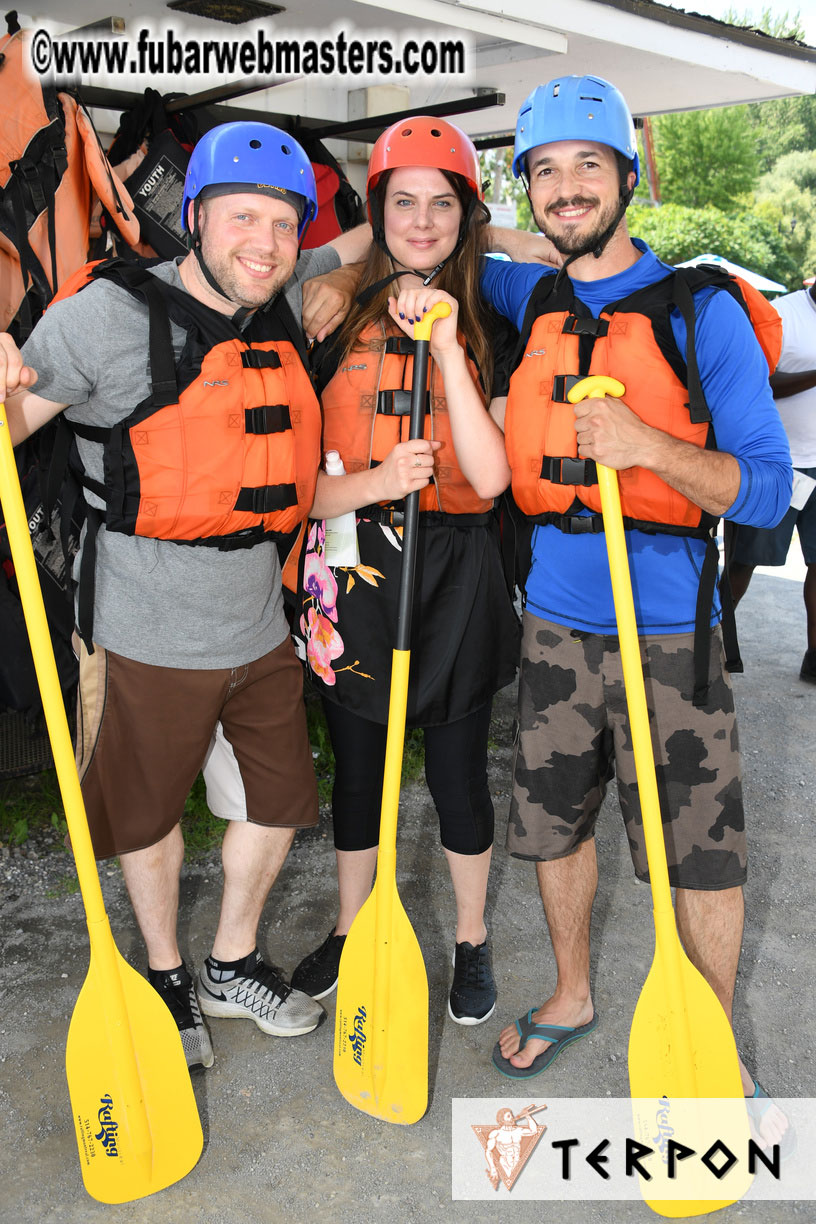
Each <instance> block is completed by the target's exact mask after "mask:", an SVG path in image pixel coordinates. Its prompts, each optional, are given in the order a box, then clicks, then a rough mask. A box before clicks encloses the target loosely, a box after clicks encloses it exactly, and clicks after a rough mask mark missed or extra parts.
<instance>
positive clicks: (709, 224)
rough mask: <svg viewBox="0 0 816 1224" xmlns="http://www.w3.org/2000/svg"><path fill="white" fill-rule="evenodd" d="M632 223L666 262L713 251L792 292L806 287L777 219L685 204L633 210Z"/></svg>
mask: <svg viewBox="0 0 816 1224" xmlns="http://www.w3.org/2000/svg"><path fill="white" fill-rule="evenodd" d="M628 219H629V231H630V233H632V234H635V235H636V236H637V237H639V238H643V239H644V241H646V242H648V243H649V246H650V247H652V249H653V250H654V251H655V253H656V254H657V255H658V256H659V257H660V258H661V259H665V261H666V263H671V264H678V263H684V262H685V261H686V260H687V259H693V258H694V257H695V256H696V255H705V254H707V253H709V252H710V253H711V254H713V255H721V256H722V257H723V258H724V259H730V260H732V261H733V262H734V263H738V264H741V265H742V267H744V268H750V269H751V270H752V271H753V272H759V273H760V274H761V275H763V276H768V277H770V278H771V280H775V281H779V282H780V283H781V284H783V285H785V286H786V287H787V288H789V289H797V288H800V287H801V281H802V277H801V272H800V269H799V267H798V266H797V264H796V262H795V260H794V259H792V258H791V255H790V253H789V252H788V250H787V248H786V245H785V241H784V239H783V236H782V234H781V233H780V232H779V230H778V228H777V226H776V224H775V222H774V220H773V219H767V218H765V217H761V216H758V215H756V214H755V213H753V212H746V211H743V212H739V213H725V212H723V211H722V210H721V209H719V208H712V207H708V208H686V207H684V206H683V205H680V204H664V205H663V207H662V208H645V207H634V208H631V209H630V210H629V216H628Z"/></svg>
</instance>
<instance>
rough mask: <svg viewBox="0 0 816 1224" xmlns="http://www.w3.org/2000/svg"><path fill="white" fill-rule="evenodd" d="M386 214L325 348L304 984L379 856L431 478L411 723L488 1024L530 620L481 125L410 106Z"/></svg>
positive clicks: (310, 981) (298, 624) (468, 1003)
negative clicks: (325, 908) (344, 536)
mask: <svg viewBox="0 0 816 1224" xmlns="http://www.w3.org/2000/svg"><path fill="white" fill-rule="evenodd" d="M367 194H368V209H369V217H370V220H371V223H372V229H373V233H374V244H375V245H374V246H372V248H371V251H370V254H369V257H368V261H367V264H366V267H365V271H364V273H363V278H362V281H361V285H360V296H359V298H358V300H357V302H356V303H355V305H354V307H353V308H352V311H351V313H350V314H349V317H348V319H347V320H346V323H345V325H344V326H343V328H342V330H341V331H340V332H339V334H338V337H337V339H336V340H334V341H333V342H332V343H330V344H328V345H326V346H324V347H323V351H322V352H321V353H320V354H319V355H318V360H317V366H318V381H319V385H320V387H321V393H322V401H323V413H324V436H323V447H324V452H325V453H326V454H329V453H330V452H332V451H337V452H339V455H340V459H341V460H342V463H343V466H344V469H345V474H344V475H327V474H325V473H321V475H320V476H319V478H318V487H317V493H316V497H315V502H314V505H313V508H312V518H313V519H314V520H315V521H313V522H312V523H311V525H310V530H309V535H308V541H307V547H306V550H305V553H304V557H303V562H302V565H303V568H302V573H301V579H300V582H299V590H298V604H297V611H296V619H295V637H296V640H297V638H298V636H300V637H301V638H302V640H303V646H304V651H305V657H306V660H307V662H308V665H309V667H310V671H311V675H312V678H313V681H314V683H315V685H316V687H318V688H319V690H320V692H321V696H322V697H323V704H324V708H325V711H326V718H327V722H328V726H329V732H330V735H331V740H332V746H333V748H334V754H335V761H336V772H335V783H334V791H333V816H334V838H335V849H336V853H337V865H338V881H339V892H340V910H339V915H338V920H337V924H336V926H335V928H334V930H333V931H332V932H331V934H330V935H329V936H328V938H327V939H326V940H325V941H324V943H323V944H322V945H321V946H320V947H319V948H318V949H317V950H316V951H315V952H313V953H311V954H310V955H309V956H307V957H306V958H305V959H304V960H303V961H302V962H301V963H300V965H298V967H297V969H296V970H295V972H294V975H293V978H292V984H293V986H295V987H296V988H297V989H298V990H303V991H306V992H307V993H310V994H312V995H313V996H314V997H315V998H322V997H324V996H325V995H327V994H329V993H330V992H331V990H333V989H334V987H335V984H336V981H337V970H338V964H339V960H340V953H341V951H342V947H343V942H344V939H345V935H346V933H347V931H348V929H349V926H350V925H351V922H352V920H353V919H354V917H355V915H356V913H357V911H358V910H359V908H360V906H361V905H362V903H363V901H364V900H365V898H366V897H367V895H368V893H369V891H370V889H371V883H372V878H373V874H374V869H375V865H376V858H377V840H378V832H379V816H380V800H381V793H382V778H383V764H384V756H385V742H386V730H387V721H388V697H389V681H390V669H391V651H392V647H393V641H394V631H395V626H396V599H397V591H398V586H399V571H400V563H401V543H402V530H401V525H402V513H403V505H404V500H403V499H404V498H405V497H406V495H407V494H409V493H412V492H415V491H418V492H419V495H420V502H419V505H420V516H419V519H420V532H419V547H418V556H417V570H416V573H417V581H416V595H415V603H414V615H413V625H414V629H413V635H412V642H411V679H410V686H409V699H408V723H409V725H411V726H415V727H422V728H423V729H424V738H425V775H426V779H427V782H428V786H429V789H430V792H431V795H432V797H433V800H434V803H435V805H436V808H437V812H438V814H439V823H440V834H441V840H442V846H443V849H444V851H445V854H446V856H447V859H448V863H449V867H450V872H451V878H452V881H453V888H454V893H455V897H456V912H457V929H456V948H455V955H454V979H453V986H452V989H451V992H450V999H449V1005H448V1010H449V1014H450V1016H451V1017H452V1019H454V1020H455V1021H457V1022H458V1023H460V1024H480V1023H481V1022H482V1021H484V1020H486V1019H487V1018H488V1016H489V1015H491V1014H492V1012H493V1009H494V1007H495V999H496V990H495V984H494V981H493V975H492V971H491V965H490V956H489V951H488V945H487V932H486V928H485V923H484V905H485V897H486V891H487V877H488V871H489V867H490V855H491V848H492V843H493V806H492V802H491V798H490V794H489V791H488V785H487V736H488V728H489V722H490V710H491V702H492V697H493V694H494V693H495V692H496V691H497V690H498V689H499V688H501V687H503V686H504V685H506V684H508V683H509V682H510V681H511V680H512V678H513V675H514V673H515V667H516V659H517V654H518V636H517V635H518V625H517V619H516V616H515V613H514V611H513V607H512V601H511V598H510V595H509V593H508V588H507V584H506V582H505V579H504V574H503V570H502V565H501V558H500V552H499V546H498V538H497V524H496V519H495V516H494V513H493V503H494V498H495V497H497V496H498V495H499V494H500V493H501V492H502V491H503V490H504V489H505V488H506V486H507V484H508V480H509V474H510V473H509V468H508V466H507V460H506V458H505V453H504V440H503V435H502V433H501V431H500V430H499V428H498V426H497V425H496V424H495V422H494V421H493V419H492V418H491V416H490V414H489V410H488V409H489V403H490V398H491V387H492V384H493V374H494V368H495V365H496V364H497V362H496V359H495V354H496V351H497V348H496V344H497V337H498V335H499V332H500V324H499V323H498V320H497V319H496V318H495V317H494V316H491V315H490V314H489V312H488V310H487V308H486V306H485V304H484V302H483V301H482V299H481V298H480V296H479V292H478V275H479V261H480V258H481V256H482V255H483V254H484V253H485V251H486V243H487V226H488V220H489V214H488V211H487V209H486V207H485V205H484V204H483V202H482V190H481V181H480V170H479V160H478V155H477V153H476V150H475V148H474V147H473V144H472V143H471V141H470V140H469V138H468V137H467V136H466V135H465V134H464V133H463V132H461V131H460V130H459V129H458V128H456V127H454V126H453V124H450V123H447V122H445V121H444V120H442V119H435V118H429V117H427V116H418V117H415V118H411V119H405V120H401V121H400V122H399V123H396V124H394V125H393V126H392V127H391V128H389V129H388V130H387V131H386V132H384V133H383V135H382V136H381V137H380V139H379V140H378V141H377V143H376V145H375V146H374V150H373V152H372V156H371V161H370V163H369V169H368V185H367ZM439 301H446V302H447V303H448V304H449V305H450V307H451V314H450V316H449V317H448V318H446V319H440V320H439V321H437V323H436V324H435V325H434V329H433V334H432V337H431V346H430V353H431V361H430V373H429V389H428V406H427V410H426V418H425V431H424V437H422V438H420V439H418V440H414V441H410V440H409V415H408V409H409V403H410V388H411V379H412V351H413V341H412V339H411V337H412V335H413V321H414V319H415V318H417V317H419V316H420V315H421V314H422V313H423V312H424V311H425V310H427V309H429V308H430V307H431V306H432V305H434V304H435V303H436V302H439ZM350 511H351V512H356V520H357V537H358V547H359V562H358V564H356V565H355V564H354V558H353V557H352V558H350V560H349V561H347V563H346V564H336V563H333V558H332V554H331V550H330V549H327V538H326V527H325V520H331V519H333V518H335V517H337V516H339V515H342V514H346V513H348V512H350Z"/></svg>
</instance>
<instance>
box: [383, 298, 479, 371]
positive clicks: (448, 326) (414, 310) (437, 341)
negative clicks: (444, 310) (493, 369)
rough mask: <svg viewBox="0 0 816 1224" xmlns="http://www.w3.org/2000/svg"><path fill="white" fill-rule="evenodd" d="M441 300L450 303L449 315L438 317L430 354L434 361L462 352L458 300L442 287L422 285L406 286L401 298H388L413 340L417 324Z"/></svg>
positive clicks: (392, 312)
mask: <svg viewBox="0 0 816 1224" xmlns="http://www.w3.org/2000/svg"><path fill="white" fill-rule="evenodd" d="M438 302H447V304H448V305H449V306H450V311H451V312H450V314H449V315H448V316H447V317H446V318H444V319H437V320H436V322H435V323H434V325H433V328H432V330H431V356H432V357H433V359H434V361H438V362H442V361H443V360H444V358H445V357H446V356H448V355H450V354H453V355H456V354H457V350H458V352H459V353H462V347H461V345H460V344H459V341H458V339H457V337H456V327H457V320H458V317H459V303H458V302H457V300H456V298H452V297H451V296H450V294H449V293H443V292H442V290H441V289H430V288H426V289H423V288H419V289H403V291H402V293H400V295H399V297H398V298H396V299H395V298H392V297H390V298H389V299H388V311H389V314H390V315H391V318H392V319H393V320H394V322H395V323H397V324H398V325H399V326H400V327H401V328H402V330H403V331H404V332H405V334H406V335H407V336H410V337H411V338H412V339H413V336H414V323H415V322H416V321H417V320H418V319H421V318H422V317H423V315H425V314H427V313H428V311H429V310H430V309H431V307H432V306H436V304H437V303H438Z"/></svg>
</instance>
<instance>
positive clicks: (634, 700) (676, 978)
mask: <svg viewBox="0 0 816 1224" xmlns="http://www.w3.org/2000/svg"><path fill="white" fill-rule="evenodd" d="M623 394H624V387H623V384H622V383H620V382H618V381H617V379H614V378H607V377H602V376H599V375H592V376H590V377H589V378H584V379H582V380H581V381H580V382H578V383H576V384H575V386H574V387H573V388H572V390H571V391H570V392H569V400H570V402H571V403H573V404H576V403H578V402H579V400H583V399H592V398H602V397H603V396H607V395H608V396H614V397H620V396H622V395H623ZM597 469H598V486H599V489H600V495H601V509H602V511H603V520H604V534H605V536H606V547H607V552H608V555H609V570H610V575H611V578H612V594H613V597H614V601H615V616H616V619H617V622H618V637H619V640H620V652H621V662H622V666H623V678H624V684H625V687H626V702H627V706H628V710H629V725H630V728H631V735H632V747H633V752H634V757H635V771H636V774H637V784H638V794H639V797H640V807H641V814H642V818H643V833H644V838H645V842H646V857H647V859H648V863H649V880H650V882H651V888H652V905H653V909H654V923H655V954H654V960H653V961H652V967H651V969H650V970H649V974H648V977H647V978H646V982H645V984H644V986H643V990H642V991H641V994H640V998H639V999H638V1002H637V1006H636V1008H635V1014H634V1018H633V1020H632V1029H631V1033H630V1036H629V1084H630V1088H631V1094H632V1099H633V1102H634V1103H635V1121H636V1129H638V1123H640V1133H639V1134H637V1135H636V1136H635V1137H636V1138H637V1139H639V1140H640V1139H642V1140H643V1142H644V1143H647V1144H651V1145H652V1146H654V1141H655V1136H656V1135H657V1134H659V1133H660V1131H661V1128H662V1130H663V1133H664V1134H665V1133H666V1132H667V1129H668V1126H669V1125H670V1126H671V1128H672V1129H673V1131H674V1134H675V1138H677V1139H680V1140H682V1141H683V1142H684V1143H686V1144H687V1145H689V1146H694V1147H695V1149H697V1150H699V1151H700V1153H701V1154H702V1152H704V1151H706V1150H707V1147H708V1144H706V1145H705V1146H702V1147H700V1146H699V1145H700V1143H701V1142H702V1140H703V1136H704V1135H712V1136H713V1139H716V1138H720V1139H722V1140H723V1142H725V1143H727V1144H728V1146H729V1147H730V1148H731V1149H732V1150H733V1151H734V1152H735V1153H736V1154H737V1155H738V1156H740V1157H741V1162H742V1164H741V1168H743V1169H744V1167H745V1154H746V1145H747V1140H748V1133H749V1132H748V1120H747V1113H746V1109H745V1098H744V1096H743V1090H742V1081H741V1079H740V1070H739V1059H738V1055H737V1047H736V1043H735V1041H734V1034H733V1032H732V1030H731V1025H730V1024H729V1022H728V1019H727V1017H726V1015H725V1012H724V1011H723V1008H722V1004H721V1003H720V1001H719V999H718V998H717V996H716V995H715V994H714V991H713V990H712V989H711V987H710V986H709V984H708V982H707V981H706V980H705V978H704V977H703V976H702V974H701V973H700V972H699V971H698V970H697V969H695V967H694V965H692V963H691V961H690V960H689V959H688V957H687V956H686V953H685V952H684V950H683V947H682V945H681V943H680V939H679V937H678V934H677V927H676V925H675V919H674V910H673V908H672V899H671V889H670V886H669V873H668V867H667V863H666V846H665V842H664V840H663V824H662V820H661V815H660V800H659V798H658V793H657V780H656V777H655V765H654V754H653V752H652V738H651V733H650V730H649V713H648V709H647V705H646V689H645V686H644V682H643V668H642V665H641V658H640V645H639V642H638V633H637V622H636V619H635V606H634V600H633V598H632V584H631V579H630V575H629V558H628V556H627V553H626V537H625V535H624V530H623V518H622V515H621V503H620V490H619V488H618V477H617V472H616V471H615V470H614V469H611V468H607V467H604V465H603V464H601V463H599V464H597ZM700 1098H704V1099H705V1106H704V1107H703V1108H702V1109H701V1108H698V1107H697V1106H696V1102H697V1101H698V1100H699V1099H700ZM710 1098H717V1101H718V1102H720V1101H722V1102H723V1103H722V1104H714V1103H709V1099H710ZM664 1102H665V1103H664ZM667 1106H668V1107H669V1110H670V1111H671V1117H670V1122H669V1121H668V1116H669V1115H668V1113H667V1108H666V1107H667ZM692 1140H694V1141H695V1142H694V1143H693V1144H692ZM689 1164H690V1162H689ZM654 1165H655V1162H654V1160H652V1161H651V1162H650V1163H649V1164H648V1168H649V1171H650V1172H653V1173H654V1177H653V1180H652V1181H651V1182H643V1181H642V1182H641V1186H642V1189H643V1195H644V1198H645V1200H646V1202H647V1203H648V1204H649V1206H650V1207H651V1208H652V1209H653V1210H654V1211H656V1212H658V1213H659V1214H660V1215H665V1216H673V1217H683V1216H692V1215H702V1214H704V1213H706V1212H709V1211H715V1210H716V1209H717V1208H719V1207H726V1206H728V1204H729V1203H732V1202H735V1201H737V1199H739V1198H740V1197H741V1196H742V1195H743V1194H744V1193H745V1191H746V1190H747V1188H748V1185H750V1177H749V1176H747V1175H746V1176H742V1173H741V1171H740V1167H738V1168H737V1169H736V1170H735V1171H732V1173H729V1174H728V1180H727V1182H726V1179H725V1178H724V1179H723V1182H722V1183H721V1185H722V1186H723V1187H724V1186H725V1185H726V1184H727V1186H728V1194H729V1196H730V1197H723V1198H718V1199H717V1200H711V1199H695V1198H693V1190H692V1196H691V1197H690V1198H689V1199H687V1200H685V1201H683V1200H680V1199H670V1198H666V1199H662V1198H661V1193H662V1192H671V1191H676V1182H675V1183H674V1184H672V1183H671V1181H669V1180H666V1174H665V1166H664V1168H663V1172H662V1176H661V1170H660V1169H658V1168H654ZM694 1167H695V1168H696V1167H697V1166H696V1165H695V1166H694ZM680 1168H681V1170H682V1172H683V1173H684V1174H685V1173H686V1168H684V1167H683V1166H682V1165H681V1166H680ZM713 1184H716V1183H713V1182H712V1179H711V1176H710V1175H708V1176H707V1181H706V1185H707V1192H710V1191H711V1187H712V1185H713Z"/></svg>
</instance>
